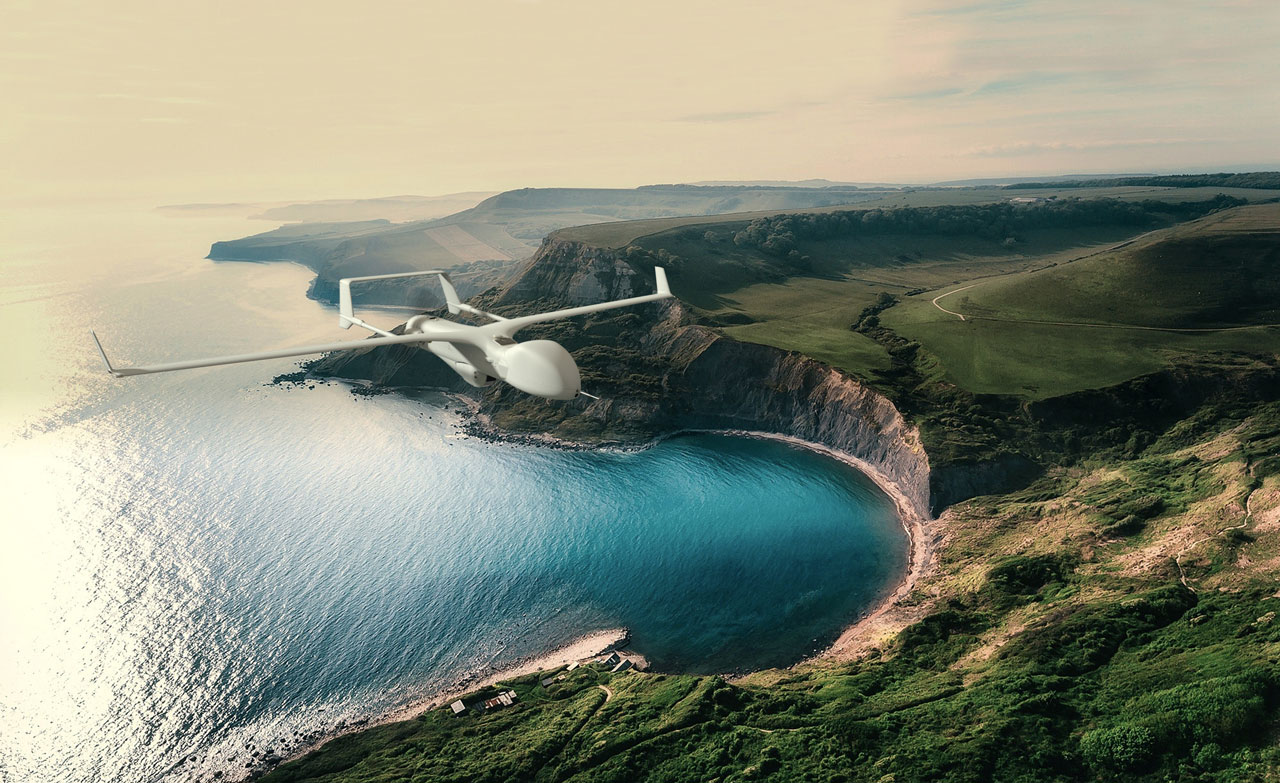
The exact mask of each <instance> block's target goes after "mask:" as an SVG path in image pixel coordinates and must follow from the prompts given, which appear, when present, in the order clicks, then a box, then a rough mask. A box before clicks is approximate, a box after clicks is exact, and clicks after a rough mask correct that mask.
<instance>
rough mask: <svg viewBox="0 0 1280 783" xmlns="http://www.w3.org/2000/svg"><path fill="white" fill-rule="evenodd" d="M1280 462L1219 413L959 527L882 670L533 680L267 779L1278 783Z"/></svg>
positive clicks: (1276, 413)
mask: <svg viewBox="0 0 1280 783" xmlns="http://www.w3.org/2000/svg"><path fill="white" fill-rule="evenodd" d="M1206 420H1207V421H1212V422H1213V424H1212V425H1210V426H1208V427H1206V426H1205V425H1204V422H1205V421H1206ZM1278 441H1280V405H1277V404H1276V403H1272V404H1270V405H1266V406H1263V407H1260V408H1257V409H1255V410H1253V411H1251V412H1250V413H1249V415H1248V416H1247V417H1246V418H1237V417H1235V416H1234V415H1233V414H1230V413H1227V412H1224V411H1221V410H1205V411H1202V412H1201V414H1200V415H1199V416H1197V417H1193V419H1191V420H1188V421H1187V422H1186V423H1184V425H1182V426H1181V427H1178V428H1175V429H1174V430H1172V431H1171V432H1169V433H1168V434H1167V435H1166V436H1165V437H1164V438H1162V439H1161V440H1160V441H1158V442H1156V443H1154V444H1152V445H1151V446H1150V447H1148V448H1147V449H1146V450H1145V452H1144V453H1143V454H1142V455H1141V456H1140V457H1139V458H1137V459H1131V460H1125V461H1112V462H1093V463H1084V464H1081V465H1079V466H1077V467H1074V468H1072V469H1061V470H1057V471H1055V472H1054V473H1053V474H1052V475H1050V476H1047V477H1046V478H1045V479H1043V480H1042V481H1041V482H1040V483H1039V484H1037V485H1035V486H1033V487H1030V488H1028V489H1027V490H1025V491H1023V492H1020V493H1018V494H1016V495H1012V496H1008V497H991V498H980V499H976V500H974V501H971V502H968V503H966V504H963V505H961V506H959V507H957V508H955V509H953V510H952V511H951V512H949V514H948V515H947V517H946V518H945V519H944V520H943V526H944V530H945V531H946V535H947V537H948V542H947V544H946V546H945V548H944V549H943V556H942V561H941V563H940V568H939V569H938V571H937V573H936V574H935V575H934V576H933V577H932V578H930V579H929V580H928V581H927V582H925V583H924V584H922V585H921V586H920V587H919V589H918V590H917V591H916V593H915V594H914V595H913V596H912V598H911V599H910V601H911V602H912V603H915V604H917V605H918V606H920V607H921V609H922V612H923V613H924V614H925V616H924V618H923V619H922V620H921V621H920V622H919V623H917V624H916V625H914V626H911V627H910V628H908V630H907V631H905V632H904V633H903V634H901V635H900V636H899V637H898V638H897V639H896V640H893V641H892V642H891V643H889V644H888V645H887V646H886V647H884V649H883V650H882V651H880V652H876V653H873V654H872V655H870V656H869V657H867V658H864V659H863V660H860V661H857V662H854V663H841V664H834V663H826V664H824V663H814V664H809V665H804V666H801V667H798V668H796V669H793V670H788V671H771V672H762V673H759V674H756V675H752V676H750V677H748V678H746V679H745V680H743V681H740V682H732V683H731V682H726V681H725V680H724V679H722V678H718V677H687V676H666V675H661V674H642V673H635V672H627V673H623V674H616V675H610V674H608V673H606V672H605V671H603V670H602V669H600V668H597V667H584V668H582V669H579V670H578V671H576V672H573V673H570V674H568V675H567V676H566V677H565V679H564V680H562V681H559V682H555V683H553V684H552V685H551V686H549V687H547V688H543V687H542V686H540V685H539V684H538V682H539V679H540V678H541V677H542V676H544V675H536V676H530V677H527V678H523V679H520V680H516V681H513V682H511V683H508V684H507V685H510V686H511V687H513V688H514V689H515V690H516V691H517V693H519V695H520V703H519V704H518V705H517V706H515V707H513V708H510V709H507V710H503V711H499V712H494V713H492V714H488V715H484V716H475V715H467V716H464V717H461V718H456V717H454V716H452V715H451V714H449V713H448V711H447V710H435V711H432V712H428V713H426V714H424V715H423V716H421V717H420V718H418V719H415V720H411V721H407V722H404V723H397V724H391V725H388V726H382V727H379V728H375V729H371V730H368V731H364V732H361V733H358V734H354V735H349V736H346V737H343V738H340V739H338V740H335V741H333V742H330V743H329V744H328V745H326V746H325V747H324V748H323V749H322V750H321V751H320V752H318V753H315V754H313V755H311V756H308V757H306V758H304V759H302V760H300V761H297V762H294V763H291V764H287V765H285V766H283V767H281V768H280V769H278V770H277V771H275V772H274V773H273V774H271V775H269V776H268V777H267V778H266V780H269V781H279V782H284V781H304V780H305V781H331V782H332V783H337V782H338V781H393V780H394V781H422V782H424V783H425V782H426V781H446V780H447V781H463V780H465V781H484V780H492V781H511V780H529V781H584V782H585V781H634V780H642V779H643V780H670V781H687V780H719V781H726V782H727V781H747V780H766V779H767V780H778V781H800V780H810V781H813V780H821V781H828V780H830V781H840V780H843V781H858V780H892V781H899V782H900V783H901V782H903V781H932V780H947V781H975V782H977V781H983V782H985V781H990V780H1001V781H1036V783H1042V782H1044V781H1083V780H1097V779H1105V780H1121V779H1122V780H1132V781H1163V780H1167V779H1180V780H1203V781H1210V780H1222V781H1228V780H1230V781H1267V780H1276V779H1277V776H1276V770H1277V769H1280V746H1277V731H1278V730H1280V723H1277V718H1280V621H1278V620H1277V619H1276V616H1277V609H1280V598H1278V597H1277V593H1276V580H1277V578H1278V577H1280V476H1278V475H1277V473H1276V471H1277V470H1278V469H1280V464H1277V463H1276V460H1275V457H1274V454H1275V451H1276V447H1277V445H1280V443H1278ZM1184 579H1185V582H1186V584H1185V586H1184V584H1183V580H1184ZM504 687H505V685H504ZM606 689H607V691H606ZM610 693H611V696H610V695H609V694H610Z"/></svg>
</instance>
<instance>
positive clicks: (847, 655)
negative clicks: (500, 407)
mask: <svg viewBox="0 0 1280 783" xmlns="http://www.w3.org/2000/svg"><path fill="white" fill-rule="evenodd" d="M450 396H454V395H450ZM459 401H460V402H462V403H463V404H465V405H466V406H467V408H469V409H470V413H471V417H470V418H471V421H469V422H467V423H466V424H464V425H463V430H464V431H465V432H467V434H468V435H470V436H472V437H479V438H485V439H488V440H492V441H496V442H501V443H515V444H522V445H528V446H543V447H549V448H558V449H568V450H571V451H597V450H616V451H624V452H631V451H644V450H645V449H650V448H653V447H654V446H656V445H658V444H659V443H662V442H663V441H666V440H670V439H671V438H675V437H679V436H680V435H693V434H702V435H728V436H732V437H740V438H757V439H759V440H774V441H780V442H783V443H787V444H789V445H792V446H795V447H797V448H803V449H807V450H809V451H813V452H816V453H818V454H822V455H824V456H827V457H830V458H831V459H835V460H839V461H840V462H843V463H845V464H846V465H849V466H850V467H852V468H854V469H855V470H857V471H858V472H860V473H862V474H863V475H864V476H866V477H867V478H868V479H870V480H871V482H872V483H873V484H875V485H876V487H877V488H879V489H880V491H881V492H883V493H884V494H885V495H887V496H888V497H889V499H890V500H891V501H892V502H893V505H894V507H895V509H896V511H897V514H898V521H899V522H900V523H901V524H902V529H903V530H904V531H905V532H906V534H907V565H906V568H905V569H904V570H903V573H902V576H901V577H900V578H899V579H898V581H897V583H896V584H895V585H894V587H893V589H892V590H890V591H889V592H887V593H886V594H885V595H884V597H883V598H881V599H880V600H879V601H877V602H876V603H874V604H872V605H871V606H870V607H868V608H867V609H866V611H864V612H863V613H862V615H861V616H859V617H858V618H857V619H856V620H855V621H853V622H852V623H850V624H849V625H847V626H845V628H844V630H842V631H841V632H840V635H839V636H837V637H836V639H835V641H833V642H832V643H831V644H829V645H828V646H827V647H826V648H825V649H823V650H821V651H819V652H817V653H815V654H813V655H810V656H807V657H805V658H801V659H800V660H798V661H796V662H795V663H793V664H791V667H795V666H800V665H803V664H806V663H814V662H818V661H822V660H833V661H848V660H853V659H856V658H858V657H860V656H861V655H863V654H864V653H866V652H868V651H869V650H871V649H872V648H874V647H876V646H878V644H879V643H880V642H883V641H887V639H888V638H889V637H892V636H893V635H894V634H896V633H897V632H899V631H901V630H902V629H903V628H905V627H906V626H908V625H910V624H911V623H913V622H915V621H917V620H919V619H920V618H921V617H923V616H924V614H925V611H926V609H927V608H926V607H908V606H906V605H905V604H904V601H905V599H907V598H908V597H909V596H910V595H911V592H912V591H913V590H914V589H915V587H916V585H918V584H919V583H920V582H921V580H923V579H924V578H925V577H926V576H927V575H928V574H929V572H931V571H932V570H933V568H934V567H935V566H936V564H937V560H936V555H937V546H938V544H940V543H941V542H942V540H943V538H944V536H945V529H944V528H943V526H942V519H941V518H940V517H939V518H934V517H931V516H929V514H928V512H927V511H923V510H921V509H917V508H916V507H915V504H913V503H912V502H911V501H910V500H909V499H908V498H907V495H906V493H905V492H903V491H902V489H901V488H900V487H899V486H898V485H897V483H895V482H894V481H893V480H892V479H890V478H889V477H888V476H886V475H885V474H884V473H882V472H881V471H880V470H879V469H878V468H876V467H875V466H874V465H872V464H871V463H869V462H867V461H866V460H864V459H861V458H859V457H855V456H854V455H852V454H849V453H848V452H845V451H840V450H839V449H834V448H831V447H830V446H827V445H825V444H822V443H816V442H814V441H809V440H805V439H803V438H799V437H796V436H794V435H784V434H782V433H778V432H765V431H762V430H740V429H681V430H675V431H673V432H667V433H663V434H661V435H658V436H656V437H654V438H653V439H651V440H650V441H648V442H646V443H639V444H637V443H625V442H605V443H585V442H582V441H572V440H568V439H565V438H559V437H556V436H555V435H549V434H547V433H538V434H516V433H506V432H503V431H501V430H499V429H498V428H497V427H495V426H494V425H493V422H492V421H491V420H490V419H489V417H487V416H485V415H484V414H482V413H480V412H479V407H480V406H479V402H478V401H476V400H473V399H471V398H466V397H459ZM791 667H788V668H791ZM748 674H749V673H748ZM741 676H747V675H746V674H743V675H741ZM736 678H737V677H736V676H735V679H736Z"/></svg>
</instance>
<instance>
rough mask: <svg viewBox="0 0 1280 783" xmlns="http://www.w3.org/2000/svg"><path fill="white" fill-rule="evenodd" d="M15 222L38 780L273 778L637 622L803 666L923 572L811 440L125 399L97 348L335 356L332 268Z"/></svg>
mask: <svg viewBox="0 0 1280 783" xmlns="http://www.w3.org/2000/svg"><path fill="white" fill-rule="evenodd" d="M6 230H7V231H10V232H11V233H10V234H9V235H6V236H5V237H4V240H3V241H4V243H5V245H4V252H5V258H6V261H5V263H6V272H7V274H6V277H5V283H4V284H3V287H2V288H0V319H2V320H0V324H2V325H3V327H4V328H5V331H6V334H7V335H9V337H8V338H7V339H6V340H5V341H4V343H3V348H2V350H3V357H2V358H3V360H4V362H5V365H6V366H7V367H12V368H20V370H19V371H15V373H14V374H13V376H12V377H11V378H8V379H6V389H5V395H4V402H3V409H2V411H0V412H2V414H3V415H2V417H0V421H2V422H3V440H2V441H0V443H2V444H3V445H2V450H0V459H2V460H3V465H2V466H0V468H2V469H3V475H4V476H5V477H6V482H8V483H9V486H10V487H11V489H10V493H9V494H10V496H11V497H12V498H13V500H12V501H11V505H10V512H11V513H10V515H9V517H8V519H7V521H6V522H5V523H4V527H3V534H2V535H3V540H2V541H0V558H3V560H2V561H0V570H2V571H3V575H2V576H0V579H3V580H4V582H3V587H4V590H3V602H4V605H3V618H4V624H5V627H4V633H3V634H2V636H3V641H0V645H2V647H0V654H2V655H3V658H2V664H3V675H4V676H3V681H2V683H0V708H2V709H3V712H4V715H5V725H6V727H7V729H6V732H5V733H4V734H3V736H0V770H4V771H5V773H6V774H7V775H10V776H12V777H13V779H21V780H31V781H41V780H49V781H52V780H59V781H89V780H100V779H131V780H155V779H173V780H186V779H193V778H197V777H200V776H207V775H211V774H212V773H213V772H214V771H218V770H221V771H224V772H225V773H231V772H234V771H235V770H237V769H238V770H243V769H244V767H245V764H246V763H249V762H251V761H252V759H253V758H255V754H256V757H261V756H262V755H264V754H267V753H270V754H281V755H282V754H286V753H288V752H289V751H290V749H291V747H293V746H294V745H297V744H299V743H301V742H303V740H304V738H306V737H308V736H314V735H315V734H317V733H326V732H331V731H333V730H334V729H335V728H336V727H340V726H344V725H350V724H352V723H354V722H356V721H360V720H364V719H369V718H374V717H377V716H379V715H383V714H386V713H388V712H392V711H394V710H396V709H397V708H401V707H403V706H404V705H406V704H410V703H413V702H415V701H418V700H421V699H423V698H426V697H428V696H430V695H431V694H433V693H438V692H440V691H442V690H444V689H447V688H448V687H449V686H451V685H452V684H454V683H456V682H458V681H459V680H461V679H463V678H465V677H467V676H468V675H471V674H474V673H475V672H479V671H484V670H487V669H492V668H502V667H503V666H506V665H510V664H511V663H514V662H516V661H518V660H521V659H525V658H528V657H531V656H536V655H538V654H539V653H542V652H545V651H547V650H549V649H553V648H555V647H558V646H561V645H563V644H566V643H568V642H570V641H572V640H574V639H576V638H579V637H581V636H582V635H583V634H587V633H591V632H594V631H600V630H604V629H609V628H617V627H626V628H628V629H630V631H631V634H632V645H633V646H634V647H635V649H637V650H639V651H641V652H643V653H644V654H645V656H646V657H648V658H649V659H650V661H652V662H653V664H654V666H655V668H658V669H661V670H667V671H688V672H728V671H742V670H748V669H757V668H762V667H768V666H778V665H786V664H789V663H793V662H795V661H797V660H800V659H802V658H804V657H807V656H808V655H810V654H812V653H813V652H814V651H816V650H818V649H820V648H822V647H824V646H825V645H827V644H829V643H830V642H831V641H832V640H834V639H835V638H836V636H837V635H838V634H839V633H840V631H841V630H842V629H843V628H844V627H846V626H847V625H848V624H849V623H850V622H852V621H853V620H855V619H856V618H857V617H858V616H859V614H860V613H861V612H863V611H865V610H866V609H867V608H868V607H870V606H872V605H873V604H875V603H876V601H877V600H878V599H879V598H880V597H881V596H883V595H884V594H885V593H886V592H887V591H888V590H891V589H892V588H893V587H894V585H895V584H896V581H897V579H898V577H899V576H900V575H901V573H902V571H903V569H904V568H905V566H906V562H907V551H906V550H907V544H906V536H905V534H904V532H903V530H902V527H901V525H900V524H899V521H898V518H897V515H896V513H895V510H894V507H893V504H892V502H890V500H889V499H888V498H887V497H885V496H884V494H883V493H882V492H880V491H879V490H878V489H877V488H876V487H875V486H874V485H873V484H872V483H871V482H870V481H869V480H868V479H867V478H866V477H865V476H864V475H862V474H861V473H859V472H858V471H856V470H854V469H852V468H851V467H850V466H848V465H846V464H844V463H841V462H839V461H837V460H834V459H831V458H829V457H828V456H825V455H822V454H818V453H814V452H812V451H808V450H805V449H802V448H797V447H795V446H793V445H789V444H787V443H782V442H775V441H765V440H757V439H748V438H740V437H726V436H722V435H710V434H696V435H688V436H681V437H675V438H671V439H668V440H665V441H663V442H662V443H659V444H657V445H656V446H654V447H653V448H650V449H646V450H643V451H634V452H623V451H562V450H556V449H549V448H542V447H536V446H530V445H519V444H506V443H492V442H488V441H484V440H480V439H473V438H468V437H466V436H465V435H463V434H462V430H461V424H462V420H461V418H460V414H459V412H458V411H459V408H460V406H459V405H457V404H456V403H453V402H451V401H450V400H448V399H447V398H444V397H440V396H437V395H434V394H430V393H424V394H423V395H421V397H420V398H417V399H412V398H408V397H404V396H390V395H384V396H376V397H359V396H355V395H352V394H351V393H350V391H349V390H348V389H347V388H346V387H344V386H341V385H337V384H334V385H329V384H307V385H303V386H300V387H292V388H290V387H278V386H271V385H269V384H268V381H269V380H270V379H271V377H272V376H274V375H276V374H278V373H281V372H288V371H289V370H290V369H292V367H293V364H292V363H291V362H289V361H287V360H286V361H282V362H263V363H256V364H250V365H240V366H235V367H227V368H221V369H216V370H204V371H193V372H190V373H174V374H170V375H161V376H147V377H141V378H134V379H126V380H115V379H112V378H110V377H108V376H107V375H106V374H105V373H104V372H103V371H102V370H101V367H100V365H99V364H98V358H97V356H96V353H95V352H94V349H93V347H92V343H91V342H89V340H88V333H87V329H88V328H89V327H90V326H92V327H94V328H96V329H97V330H98V333H99V335H100V336H101V337H102V339H103V342H104V344H105V345H106V346H107V348H108V350H109V351H111V352H112V354H113V356H119V357H120V359H121V361H129V362H147V361H160V360H164V359H166V358H180V357H186V356H199V355H212V354H218V353H227V352H235V351H239V350H244V349H266V348H272V347H284V346H288V345H292V344H300V343H307V342H315V341H318V340H328V339H331V338H332V337H333V335H334V333H335V332H336V327H335V326H334V323H335V320H336V319H335V318H334V316H333V313H332V312H331V311H330V310H328V309H327V308H325V307H324V306H322V305H320V304H318V303H316V302H312V301H309V300H306V299H305V298H304V297H303V291H305V288H306V282H307V280H308V279H309V278H310V272H309V271H307V270H305V269H302V268H300V267H293V266H289V265H284V264H241V263H213V262H208V261H204V260H202V256H203V255H204V253H205V251H206V250H207V248H208V245H209V244H210V243H211V242H212V241H213V240H215V239H220V238H226V237H228V236H237V235H241V234H245V233H251V232H252V231H254V230H258V227H257V226H255V225H254V224H251V223H248V222H247V221H240V220H234V221H233V220H228V219H227V218H225V217H219V218H208V219H201V218H191V217H183V218H180V219H179V218H173V217H164V216H160V215H157V214H155V213H154V212H152V211H150V210H145V209H136V210H123V209H116V210H115V211H110V212H108V211H103V210H86V209H85V208H83V207H79V208H76V209H66V210H48V209H46V210H32V213H31V215H29V216H28V219H26V220H23V221H17V222H15V224H14V225H13V226H11V227H10V228H9V229H6ZM18 335H21V336H22V339H21V340H19V339H16V336H18ZM9 727H12V728H11V729H10V728H9Z"/></svg>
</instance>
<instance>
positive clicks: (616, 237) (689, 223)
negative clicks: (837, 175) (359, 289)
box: [555, 186, 1280, 248]
mask: <svg viewBox="0 0 1280 783" xmlns="http://www.w3.org/2000/svg"><path fill="white" fill-rule="evenodd" d="M1220 193H1221V194H1224V195H1227V196H1232V197H1234V198H1242V199H1246V200H1248V201H1263V200H1267V199H1274V198H1280V190H1257V189H1248V188H1175V187H1137V186H1129V187H1100V188H1089V189H1088V190H1087V191H1081V190H1079V189H1070V188H1037V189H1022V190H1017V191H1011V190H1006V189H1004V188H999V187H989V188H933V189H919V190H904V191H891V192H885V193H882V194H869V195H872V196H873V197H872V198H868V199H865V200H860V201H859V202H858V204H857V208H859V209H890V208H894V207H933V206H946V205H956V204H960V205H963V204H998V203H1002V202H1006V201H1008V200H1009V199H1010V198H1050V197H1052V198H1117V199H1122V200H1126V201H1142V200H1145V199H1157V200H1160V201H1170V202H1173V201H1202V200H1205V199H1210V198H1213V197H1214V196H1216V195H1218V194H1220ZM845 209H848V207H847V206H830V207H817V208H812V209H806V210H803V211H804V212H806V213H809V212H818V213H822V212H838V211H841V210H845ZM799 211H800V210H794V209H792V210H779V209H764V210H757V211H754V212H731V213H726V214H722V215H714V216H684V217H663V218H654V219H650V220H625V221H618V222H613V223H595V222H594V221H593V224H592V225H575V226H573V227H570V228H562V229H560V230H558V231H556V233H555V236H556V237H557V238H559V239H564V240H566V241H571V242H584V243H586V244H588V245H593V246H595V247H612V248H619V247H626V246H627V245H628V244H630V243H632V242H635V241H636V240H637V239H640V238H641V237H648V236H651V235H653V234H658V233H661V232H664V231H671V230H673V229H681V228H692V227H697V226H703V225H705V226H707V227H708V228H716V227H717V225H718V224H725V223H740V222H746V221H750V220H753V219H755V218H758V217H765V216H771V215H779V214H785V213H788V212H799Z"/></svg>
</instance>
